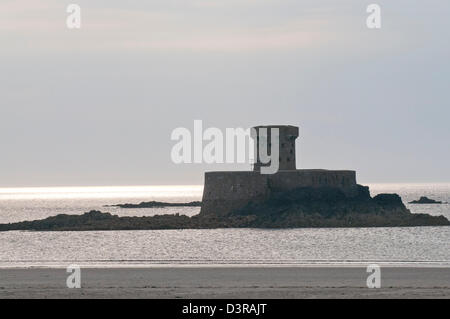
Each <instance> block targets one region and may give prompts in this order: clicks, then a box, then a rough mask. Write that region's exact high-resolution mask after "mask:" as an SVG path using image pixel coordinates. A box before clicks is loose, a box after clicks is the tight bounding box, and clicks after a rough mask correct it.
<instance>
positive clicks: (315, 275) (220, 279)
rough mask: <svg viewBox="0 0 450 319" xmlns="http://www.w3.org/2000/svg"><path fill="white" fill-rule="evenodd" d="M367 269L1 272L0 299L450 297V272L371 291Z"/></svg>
mask: <svg viewBox="0 0 450 319" xmlns="http://www.w3.org/2000/svg"><path fill="white" fill-rule="evenodd" d="M368 275H369V273H367V272H366V268H362V267H265V268H262V267H196V268H193V267H173V268H169V267H165V268H114V269H111V268H105V269H99V268H97V269H93V268H87V269H81V286H82V287H81V288H80V289H68V288H67V287H66V279H67V277H68V276H69V274H68V273H67V272H66V270H65V269H0V298H194V299H195V298H447V299H449V298H450V268H398V267H397V268H381V288H379V289H369V288H367V285H366V280H367V277H368Z"/></svg>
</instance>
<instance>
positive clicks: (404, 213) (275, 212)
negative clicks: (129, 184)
mask: <svg viewBox="0 0 450 319" xmlns="http://www.w3.org/2000/svg"><path fill="white" fill-rule="evenodd" d="M449 225H450V221H448V220H447V219H446V218H445V217H443V216H430V215H427V214H412V213H411V212H410V211H409V210H408V209H407V208H406V207H405V205H404V204H403V202H402V200H401V198H400V196H398V195H396V194H379V195H377V196H375V197H373V198H372V197H371V196H370V194H369V189H368V187H364V186H360V185H358V194H357V196H354V197H352V198H348V197H347V196H346V195H345V194H344V193H343V192H341V191H339V190H336V189H329V188H320V189H313V188H308V187H306V188H298V189H294V190H292V191H289V192H275V193H273V194H272V195H271V196H269V197H268V198H267V200H266V201H264V202H258V201H252V202H249V203H248V204H247V205H246V206H244V207H242V208H240V209H237V210H234V211H232V212H229V213H227V214H225V215H224V214H216V215H215V214H205V213H200V214H198V215H196V216H192V217H188V216H185V215H179V214H177V215H156V216H149V217H119V216H117V215H111V214H110V213H102V212H100V211H90V212H88V213H85V214H83V215H64V214H62V215H57V216H53V217H48V218H46V219H43V220H36V221H24V222H19V223H12V224H1V225H0V231H10V230H30V231H87V230H153V229H212V228H300V227H411V226H449Z"/></svg>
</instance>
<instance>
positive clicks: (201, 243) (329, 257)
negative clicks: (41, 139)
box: [0, 183, 450, 268]
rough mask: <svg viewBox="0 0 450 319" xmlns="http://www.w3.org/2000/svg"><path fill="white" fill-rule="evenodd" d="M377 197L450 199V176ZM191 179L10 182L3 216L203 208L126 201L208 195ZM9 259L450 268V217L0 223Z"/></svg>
mask: <svg viewBox="0 0 450 319" xmlns="http://www.w3.org/2000/svg"><path fill="white" fill-rule="evenodd" d="M367 185H368V186H370V190H371V194H372V196H374V195H376V194H379V193H398V194H399V195H400V196H401V197H402V199H403V201H404V202H405V204H406V203H407V202H409V201H411V200H414V199H418V198H420V197H421V196H427V197H430V198H433V199H436V200H440V201H443V202H450V184H444V183H442V184H436V183H435V184H367ZM202 191H203V188H202V186H196V185H183V186H132V187H53V188H45V187H35V188H0V223H13V222H18V221H25V220H35V219H42V218H46V217H49V216H54V215H57V214H82V213H84V212H87V211H90V210H101V211H103V212H110V213H112V214H116V215H119V216H152V215H156V214H185V215H188V216H193V215H195V214H198V213H199V210H200V209H199V208H197V207H170V208H145V209H122V208H117V207H105V206H106V205H113V204H122V203H140V202H142V201H151V200H155V201H164V202H189V201H196V200H201V196H202ZM406 205H407V207H408V208H409V209H410V210H411V212H412V213H427V214H430V215H444V216H445V217H447V218H449V219H450V205H449V204H442V205H436V204H433V205H417V204H406ZM0 247H1V249H0V268H33V267H67V266H69V265H73V264H76V265H79V266H80V267H185V266H189V267H191V266H195V267H202V266H217V267H221V266H224V267H231V266H239V267H241V266H242V267H245V266H252V267H253V266H261V267H264V266H280V267H281V266H298V265H300V266H318V265H319V266H335V265H339V266H343V265H345V266H359V265H366V264H373V263H376V264H379V265H390V266H405V265H406V266H418V267H450V226H443V227H382V228H302V229H276V230H275V229H204V230H189V229H186V230H149V231H83V232H78V231H70V232H66V231H64V232H35V231H9V232H0Z"/></svg>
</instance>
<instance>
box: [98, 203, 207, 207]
mask: <svg viewBox="0 0 450 319" xmlns="http://www.w3.org/2000/svg"><path fill="white" fill-rule="evenodd" d="M200 206H202V202H199V201H194V202H189V203H166V202H156V201H150V202H141V203H139V204H128V203H127V204H116V205H106V206H104V207H120V208H164V207H200Z"/></svg>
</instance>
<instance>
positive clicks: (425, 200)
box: [409, 196, 443, 204]
mask: <svg viewBox="0 0 450 319" xmlns="http://www.w3.org/2000/svg"><path fill="white" fill-rule="evenodd" d="M409 203H410V204H443V203H442V202H441V201H435V200H434V199H430V198H428V197H426V196H422V197H420V199H419V200H413V201H412V202H409Z"/></svg>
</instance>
